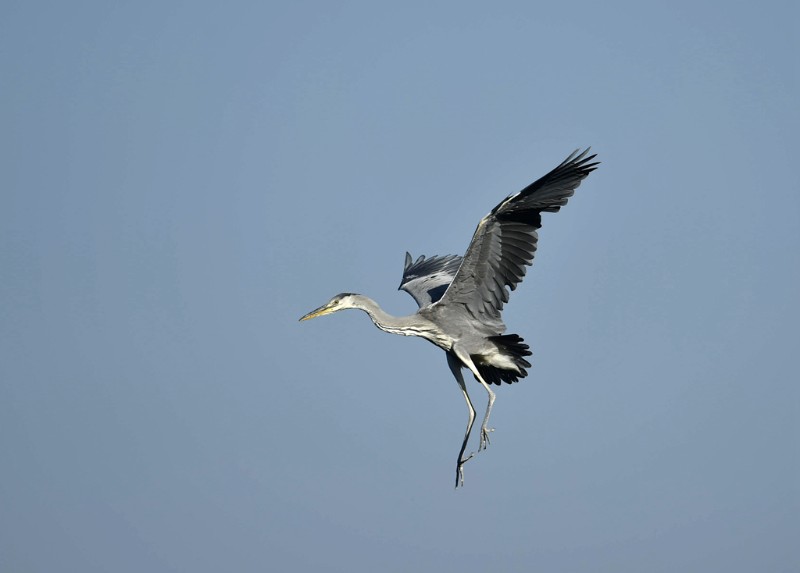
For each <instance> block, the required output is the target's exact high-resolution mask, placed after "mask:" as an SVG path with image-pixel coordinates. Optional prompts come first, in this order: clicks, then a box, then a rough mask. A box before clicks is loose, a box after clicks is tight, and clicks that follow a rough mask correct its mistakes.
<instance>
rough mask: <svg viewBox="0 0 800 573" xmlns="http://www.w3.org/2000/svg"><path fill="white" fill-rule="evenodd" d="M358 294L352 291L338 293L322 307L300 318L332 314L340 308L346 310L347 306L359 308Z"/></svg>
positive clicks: (305, 318)
mask: <svg viewBox="0 0 800 573" xmlns="http://www.w3.org/2000/svg"><path fill="white" fill-rule="evenodd" d="M357 296H358V295H357V294H353V293H351V292H343V293H340V294H337V295H336V296H335V297H333V298H332V299H331V300H329V301H328V302H326V303H325V304H323V305H322V306H321V307H319V308H317V309H314V310H312V311H311V312H309V313H308V314H306V315H305V316H303V317H301V318H300V320H308V319H309V318H316V317H318V316H322V315H325V314H331V313H333V312H338V311H340V310H344V309H346V308H358V307H357V306H356V299H355V297H357Z"/></svg>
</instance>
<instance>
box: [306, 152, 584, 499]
mask: <svg viewBox="0 0 800 573" xmlns="http://www.w3.org/2000/svg"><path fill="white" fill-rule="evenodd" d="M588 152H589V150H588V149H587V150H585V151H583V152H582V153H579V152H578V151H575V152H573V153H572V154H570V155H569V157H567V158H566V159H565V160H564V161H563V162H561V164H559V165H558V166H557V167H556V168H555V169H553V170H552V171H550V172H549V173H548V174H547V175H545V176H543V177H541V178H540V179H538V180H536V181H535V182H533V183H531V184H530V185H528V186H527V187H525V188H524V189H523V190H522V191H520V192H518V193H515V194H513V195H510V196H508V197H507V198H506V199H504V200H503V201H501V202H500V203H499V204H498V205H497V206H496V207H495V208H494V209H492V210H491V212H489V214H487V215H486V216H485V217H484V218H483V219H482V220H481V221H480V223H478V227H477V229H476V230H475V233H474V235H473V237H472V241H471V242H470V245H469V248H468V249H467V252H466V253H465V255H464V256H463V257H460V256H458V255H444V256H432V257H429V258H426V257H425V256H424V255H423V256H420V257H419V258H417V260H416V261H413V259H412V257H411V255H410V254H409V253H406V259H405V264H404V269H403V278H402V280H401V282H400V287H399V288H400V289H402V290H405V291H406V292H408V293H409V294H410V295H411V296H412V297H413V298H414V300H416V302H417V304H418V305H419V307H420V308H419V310H418V311H417V313H416V314H413V315H411V316H405V317H394V316H391V315H389V314H387V313H386V312H384V311H383V310H382V309H381V308H380V307H379V306H378V304H377V303H375V301H373V300H371V299H369V298H367V297H365V296H363V295H359V294H352V293H342V294H339V295H336V296H335V297H333V298H332V299H331V300H330V301H329V302H328V303H327V304H325V305H323V306H321V307H319V308H318V309H316V310H314V311H312V312H310V313H308V314H306V315H305V316H303V317H302V318H301V319H300V320H307V319H309V318H314V317H316V316H321V315H324V314H329V313H332V312H336V311H338V310H343V309H346V308H358V309H360V310H363V311H365V312H366V313H367V314H368V315H369V316H370V318H371V319H372V321H373V322H374V323H375V325H376V326H377V327H378V328H380V329H381V330H384V331H386V332H391V333H394V334H403V335H405V336H419V337H422V338H425V339H426V340H429V341H431V342H432V343H434V344H436V345H437V346H439V347H440V348H442V349H443V350H444V351H445V352H446V353H447V363H448V366H449V367H450V369H451V371H452V373H453V375H454V377H455V379H456V382H458V384H459V387H460V388H461V391H462V394H463V395H464V399H465V400H466V402H467V408H468V411H469V421H468V423H467V428H466V432H465V434H464V440H463V442H462V445H461V449H460V451H459V454H458V461H457V465H456V487H458V486H459V485H461V484H463V479H464V478H463V465H464V464H465V463H466V462H467V461H468V460H469V459H471V458H472V456H473V455H474V454H470V455H469V456H466V457H465V456H464V452H465V449H466V445H467V441H468V440H469V436H470V433H471V431H472V424H473V421H474V419H475V409H474V407H473V405H472V401H471V400H470V397H469V394H468V393H467V389H466V385H465V383H464V379H463V377H462V376H461V369H462V368H467V369H469V370H470V371H471V372H472V374H473V376H474V377H475V379H476V380H477V381H478V382H479V383H480V384H481V385H482V386H483V387H484V388H485V389H486V391H487V393H488V396H489V401H488V404H487V408H486V413H485V415H484V418H483V423H482V424H481V436H480V438H481V439H480V445H479V447H478V451H480V450H482V449H485V448H486V446H487V445H488V444H489V432H491V431H493V430H492V429H491V428H489V427H488V422H489V416H490V414H491V410H492V405H493V404H494V400H495V394H494V392H493V391H492V389H491V388H490V384H497V385H500V384H501V383H502V382H506V383H511V382H516V381H517V380H518V379H519V378H524V377H525V376H527V368H529V367H530V362H528V361H527V360H526V357H527V356H530V355H531V352H530V350H529V348H528V345H527V344H525V343H524V341H523V339H522V338H521V337H520V336H519V335H517V334H505V330H506V327H505V324H504V323H503V321H502V318H501V312H502V310H503V305H504V304H505V303H506V302H508V297H509V293H510V290H514V289H515V288H516V287H517V285H518V284H519V283H520V282H521V281H522V279H523V278H524V277H525V273H526V271H527V267H528V266H530V265H531V263H532V262H533V258H534V254H535V253H536V248H537V246H538V239H539V238H538V233H537V231H538V229H539V228H540V227H541V223H542V219H541V214H542V213H543V212H552V213H554V212H557V211H558V210H559V209H561V207H563V206H564V205H566V203H567V201H568V199H569V198H570V197H572V195H573V194H574V192H575V189H576V188H577V187H578V186H579V185H580V183H581V181H582V180H583V179H584V178H585V177H586V176H587V175H589V173H591V172H592V171H594V169H596V167H597V165H598V163H597V162H592V160H593V159H594V158H595V156H594V155H590V156H588ZM509 289H510V290H509Z"/></svg>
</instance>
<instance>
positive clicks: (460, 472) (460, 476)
mask: <svg viewBox="0 0 800 573" xmlns="http://www.w3.org/2000/svg"><path fill="white" fill-rule="evenodd" d="M474 455H475V452H472V453H471V454H470V455H468V456H467V457H466V458H461V459H459V460H458V464H457V466H456V488H458V487H459V486H463V485H464V467H463V466H464V464H465V463H467V462H468V461H470V460H471V459H472V456H474Z"/></svg>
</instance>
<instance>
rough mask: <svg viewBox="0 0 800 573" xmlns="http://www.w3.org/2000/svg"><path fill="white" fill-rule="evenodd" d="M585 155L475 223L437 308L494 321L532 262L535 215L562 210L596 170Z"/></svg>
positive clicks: (563, 164)
mask: <svg viewBox="0 0 800 573" xmlns="http://www.w3.org/2000/svg"><path fill="white" fill-rule="evenodd" d="M588 153H589V150H588V149H586V150H585V151H583V152H582V153H580V154H579V152H578V151H577V150H576V151H575V152H573V153H572V154H570V155H569V157H567V158H566V159H565V160H564V161H562V162H561V164H560V165H558V166H557V167H556V168H555V169H553V170H552V171H550V172H549V173H548V174H547V175H545V176H544V177H541V178H540V179H538V180H536V181H534V182H533V183H531V184H530V185H528V186H527V187H525V188H524V189H523V190H522V191H520V192H519V193H516V194H514V195H511V196H509V197H508V198H506V199H505V200H504V201H502V202H500V203H499V204H498V205H497V206H496V207H495V208H494V209H492V211H491V212H490V213H489V214H488V215H486V217H484V218H483V219H482V220H481V222H480V223H478V228H477V229H476V230H475V234H474V235H473V237H472V242H471V243H470V245H469V248H468V249H467V252H466V254H465V255H464V258H463V260H462V261H461V265H460V266H459V267H458V270H457V272H456V273H455V276H454V277H453V278H452V281H451V284H450V286H449V288H448V289H447V291H446V292H445V293H444V295H443V296H442V297H441V299H440V300H439V303H438V305H439V306H444V305H447V306H449V305H456V304H460V305H463V306H464V307H466V309H467V310H468V311H469V313H470V314H472V315H473V316H476V317H483V318H484V319H485V320H487V321H499V320H500V313H501V311H502V310H503V305H504V304H505V303H507V302H508V297H509V289H511V290H514V289H515V288H516V287H517V285H518V284H519V283H520V282H521V281H522V279H523V278H524V277H525V272H526V271H527V267H528V266H530V265H531V264H532V262H533V257H534V254H535V253H536V248H537V243H538V234H537V229H539V228H540V227H541V226H542V217H541V213H542V212H550V213H555V212H557V211H558V210H559V209H561V207H563V206H564V205H566V204H567V200H568V199H569V198H570V197H572V195H573V194H574V192H575V189H576V188H577V187H578V185H580V183H581V181H583V179H584V178H585V177H586V176H587V175H589V173H591V172H592V171H594V170H595V169H596V168H597V165H598V162H594V163H592V159H594V158H595V155H589V156H588V157H587V154H588ZM412 296H413V294H412ZM415 298H416V297H415ZM434 302H435V301H434Z"/></svg>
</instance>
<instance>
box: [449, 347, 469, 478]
mask: <svg viewBox="0 0 800 573" xmlns="http://www.w3.org/2000/svg"><path fill="white" fill-rule="evenodd" d="M447 365H448V366H449V367H450V371H451V372H452V373H453V376H455V378H456V382H458V385H459V386H460V387H461V393H462V394H464V400H466V401H467V409H469V422H467V431H466V432H464V441H463V442H462V443H461V450H460V451H459V452H458V462H457V463H456V487H458V486H459V485H464V470H463V469H462V466H463V465H464V464H465V463H467V462H468V461H469V460H470V459H471V458H472V456H474V455H475V454H474V453H472V454H470V455H469V456H468V457H467V458H466V459H465V458H464V450H465V449H466V448H467V441H468V440H469V435H470V433H471V432H472V423H473V422H474V421H475V408H473V407H472V401H471V400H470V399H469V394H467V385H466V384H464V377H463V376H462V375H461V366H462V364H461V361H459V359H458V357H456V355H455V354H453V353H452V352H448V353H447Z"/></svg>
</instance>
